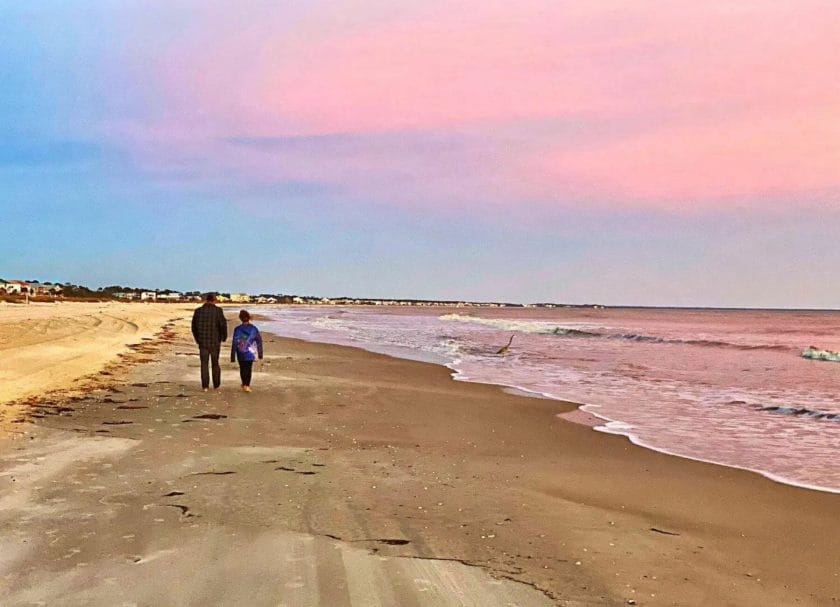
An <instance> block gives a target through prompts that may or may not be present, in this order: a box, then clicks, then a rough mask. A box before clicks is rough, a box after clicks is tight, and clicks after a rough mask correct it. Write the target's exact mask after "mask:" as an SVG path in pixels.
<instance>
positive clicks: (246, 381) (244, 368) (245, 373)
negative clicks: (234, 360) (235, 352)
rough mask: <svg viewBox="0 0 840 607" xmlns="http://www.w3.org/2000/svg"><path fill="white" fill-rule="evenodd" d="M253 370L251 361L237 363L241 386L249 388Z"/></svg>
mask: <svg viewBox="0 0 840 607" xmlns="http://www.w3.org/2000/svg"><path fill="white" fill-rule="evenodd" d="M253 368H254V361H253V360H240V361H239V377H241V378H242V385H243V386H250V385H251V370H252V369H253Z"/></svg>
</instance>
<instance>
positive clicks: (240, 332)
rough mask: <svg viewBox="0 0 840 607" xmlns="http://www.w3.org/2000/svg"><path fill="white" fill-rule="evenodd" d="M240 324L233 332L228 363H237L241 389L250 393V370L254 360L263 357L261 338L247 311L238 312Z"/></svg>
mask: <svg viewBox="0 0 840 607" xmlns="http://www.w3.org/2000/svg"><path fill="white" fill-rule="evenodd" d="M239 320H241V321H242V324H241V325H239V326H238V327H236V329H234V331H233V339H232V340H231V341H232V342H233V343H232V344H231V347H230V362H235V361H239V377H241V378H242V389H243V390H244V391H245V392H250V391H251V370H252V368H253V366H254V360H255V359H256V358H257V357H259V359H260V360H262V357H263V343H262V336H261V335H260V332H259V329H257V328H256V327H255V326H254V325H252V324H251V315H250V314H249V313H248V311H247V310H241V311H240V312H239Z"/></svg>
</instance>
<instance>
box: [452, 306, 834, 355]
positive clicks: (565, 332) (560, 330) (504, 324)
mask: <svg viewBox="0 0 840 607" xmlns="http://www.w3.org/2000/svg"><path fill="white" fill-rule="evenodd" d="M440 320H443V321H456V322H465V323H473V324H477V325H484V326H487V327H492V328H495V329H499V330H502V331H517V332H521V333H536V334H541V335H557V336H560V337H593V338H601V339H626V340H630V341H637V342H645V343H655V344H687V345H690V346H705V347H710V348H733V349H736V350H775V351H780V352H784V351H789V350H792V349H794V348H793V347H792V346H785V345H781V344H769V345H768V344H736V343H732V342H728V341H718V340H711V339H674V338H668V337H659V336H656V335H644V334H641V333H609V332H604V331H598V330H595V329H594V327H593V326H592V325H582V326H581V327H562V326H558V325H556V324H554V323H549V322H545V321H523V320H507V319H503V318H480V317H478V316H469V315H464V314H444V315H443V316H441V317H440ZM833 354H836V355H837V359H836V360H837V361H839V362H840V353H833ZM803 356H805V354H804V353H803ZM806 358H807V357H806ZM821 360H834V359H827V358H821Z"/></svg>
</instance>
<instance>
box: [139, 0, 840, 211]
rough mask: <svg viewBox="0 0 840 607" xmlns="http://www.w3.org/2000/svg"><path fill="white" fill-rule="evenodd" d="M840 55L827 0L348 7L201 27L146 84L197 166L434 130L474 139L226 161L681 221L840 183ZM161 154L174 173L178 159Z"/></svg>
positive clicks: (370, 183) (249, 167)
mask: <svg viewBox="0 0 840 607" xmlns="http://www.w3.org/2000/svg"><path fill="white" fill-rule="evenodd" d="M243 15H244V16H243ZM838 39H840V5H837V4H836V3H835V2H826V1H822V0H810V1H809V0H805V1H803V2H798V3H792V2H773V1H762V2H739V3H734V4H731V5H729V4H717V3H715V4H714V5H703V4H698V3H696V2H689V1H688V0H677V1H674V2H668V3H628V2H624V1H618V0H608V1H604V2H589V1H583V0H574V1H570V2H564V3H559V2H555V1H547V0H524V1H523V2H519V3H516V4H511V3H509V2H501V1H495V2H494V1H489V2H478V1H475V2H466V3H461V4H458V5H457V6H453V5H452V3H449V2H442V1H434V0H429V1H428V2H423V3H420V2H416V3H415V2H409V3H400V6H399V7H395V4H394V3H392V2H384V1H382V2H371V3H368V4H366V6H365V7H364V9H362V8H360V7H359V6H358V5H357V3H354V2H350V1H349V0H348V1H347V2H343V3H340V4H334V3H324V2H312V3H308V4H307V5H306V8H305V9H294V11H293V12H289V9H283V8H282V7H279V5H278V7H277V8H275V9H273V10H268V9H265V8H262V9H261V10H260V12H259V13H258V14H255V15H253V18H248V13H247V12H244V13H239V14H238V16H236V18H235V20H234V22H233V23H229V16H226V15H221V14H213V13H210V12H206V13H205V14H204V15H203V17H202V18H201V19H199V21H198V25H196V26H195V27H192V28H191V29H190V30H189V31H188V32H186V34H185V35H184V36H181V37H178V38H174V39H172V40H171V41H170V43H169V46H168V47H167V48H166V49H165V52H164V53H163V54H162V55H161V57H160V59H161V60H160V61H159V62H157V63H155V62H153V63H152V64H151V65H152V67H153V68H154V69H153V71H152V72H151V73H148V74H146V75H145V76H143V75H141V73H142V71H143V69H144V68H143V66H138V67H137V68H136V69H137V70H138V74H137V77H138V78H140V79H141V80H142V79H143V78H146V79H150V80H151V81H152V82H153V85H154V86H155V87H159V89H160V90H161V97H162V99H164V101H165V104H164V106H165V111H161V112H160V114H159V115H158V116H155V117H153V118H150V119H149V120H148V122H147V124H146V125H145V127H147V128H148V129H149V132H155V133H164V134H165V133H167V132H173V133H178V134H179V135H178V139H179V140H180V139H192V140H193V143H182V144H181V147H182V148H183V149H186V150H188V155H191V154H193V153H200V150H201V149H202V145H203V143H204V142H205V141H209V140H213V139H215V138H223V137H227V136H252V137H278V136H301V135H303V136H311V135H323V134H330V133H356V134H360V135H364V134H370V133H377V134H382V133H389V132H404V131H430V132H453V133H458V134H461V135H464V136H465V137H469V136H474V137H475V141H476V144H475V147H473V148H470V147H469V146H463V147H460V148H457V149H454V150H453V151H452V153H451V154H450V155H447V156H446V161H445V162H442V161H441V158H440V150H437V151H436V152H434V153H435V154H437V156H432V155H429V153H427V151H424V150H423V149H400V148H399V147H396V148H388V147H386V148H382V147H376V146H374V147H368V148H365V147H360V148H358V149H355V150H353V153H352V155H341V154H339V153H336V154H332V155H331V154H329V153H327V154H323V153H321V154H320V155H319V154H318V153H311V154H310V153H302V154H299V155H297V156H295V155H289V154H285V155H283V156H282V157H278V156H277V155H276V154H274V153H267V152H265V151H263V152H260V151H258V150H256V151H255V150H251V151H248V152H245V151H241V152H240V153H239V155H238V156H236V157H225V156H224V154H227V153H229V150H222V151H220V152H218V154H217V155H216V157H215V158H214V162H218V163H220V164H224V163H227V164H228V165H229V166H231V167H232V168H234V169H235V170H237V171H241V172H242V173H243V174H246V175H249V176H251V177H252V178H259V176H260V175H263V176H264V177H265V178H277V177H278V175H281V176H288V177H291V178H311V177H314V176H320V177H322V178H327V179H336V180H338V181H341V182H342V183H345V184H346V185H347V186H348V187H349V188H350V189H355V190H357V191H358V192H359V193H360V194H361V195H364V194H365V193H370V192H371V191H373V192H374V193H375V194H376V195H378V196H383V197H385V198H388V197H390V198H391V199H393V200H401V199H403V198H405V197H407V196H409V197H411V196H413V197H414V198H416V199H423V200H432V199H435V198H437V199H440V200H442V201H444V200H449V199H450V198H452V197H455V198H470V199H480V198H481V197H482V196H485V195H494V196H513V197H515V196H524V197H532V198H540V199H545V200H560V199H569V198H572V199H574V198H582V199H598V198H604V197H607V198H610V199H613V200H624V201H626V203H627V204H632V205H650V204H654V205H663V204H664V205H666V206H677V207H678V206H679V204H676V205H674V204H671V203H668V202H667V201H669V200H676V201H680V200H692V201H696V202H695V204H708V203H706V202H703V201H704V200H707V199H719V198H726V197H732V196H740V197H751V196H752V197H754V196H759V195H765V194H774V193H776V194H778V193H796V192H808V191H813V190H817V189H826V188H837V187H838V185H840V184H838V183H837V182H838V179H837V177H836V173H837V167H838V166H840V162H839V161H840V159H839V158H838V145H839V142H840V133H838V131H837V126H836V125H837V124H839V123H840V84H838V83H840V78H838V77H837V76H838V74H840V53H837V52H836V41H837V40H838ZM557 122H564V123H566V124H567V125H570V126H569V128H567V129H566V130H565V131H564V130H563V129H555V130H554V131H551V130H549V132H548V133H547V134H546V135H545V136H534V125H535V124H536V125H539V124H541V123H545V124H547V125H550V124H554V123H557ZM575 125H578V127H579V129H578V131H575ZM595 135H597V136H595ZM159 147H165V145H161V146H159ZM160 153H161V154H162V158H163V160H162V162H165V159H166V158H167V155H168V154H171V153H174V152H173V151H171V150H169V151H166V150H164V151H163V152H160ZM152 162H154V160H153V161H152ZM214 170H215V169H214ZM407 176H408V180H407ZM412 177H413V178H414V179H415V181H416V183H412V187H413V188H416V189H414V190H412V191H411V192H410V194H407V193H406V183H407V181H408V182H411V178H412ZM663 201H665V202H663ZM441 204H446V202H442V203H441Z"/></svg>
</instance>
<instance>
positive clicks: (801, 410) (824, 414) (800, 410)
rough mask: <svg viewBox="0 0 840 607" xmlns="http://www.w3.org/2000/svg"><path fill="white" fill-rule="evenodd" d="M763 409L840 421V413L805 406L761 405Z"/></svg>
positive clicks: (771, 411) (770, 411)
mask: <svg viewBox="0 0 840 607" xmlns="http://www.w3.org/2000/svg"><path fill="white" fill-rule="evenodd" d="M761 411H767V412H769V413H781V414H783V415H796V416H797V417H810V418H812V419H824V420H827V421H833V422H840V413H832V412H830V411H815V410H812V409H806V408H805V407H785V406H778V407H777V406H773V407H761Z"/></svg>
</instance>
